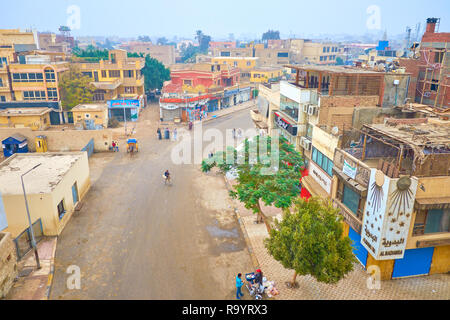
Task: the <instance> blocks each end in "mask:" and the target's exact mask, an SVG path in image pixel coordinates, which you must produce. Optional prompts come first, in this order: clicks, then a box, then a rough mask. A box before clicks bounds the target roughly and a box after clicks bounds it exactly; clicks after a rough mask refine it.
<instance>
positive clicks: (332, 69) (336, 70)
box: [285, 64, 383, 75]
mask: <svg viewBox="0 0 450 320" xmlns="http://www.w3.org/2000/svg"><path fill="white" fill-rule="evenodd" d="M285 67H286V68H291V69H296V70H304V71H317V72H328V73H348V74H358V73H359V74H378V75H382V74H383V72H377V71H371V70H365V69H361V68H353V67H343V66H315V65H292V64H287V65H285Z"/></svg>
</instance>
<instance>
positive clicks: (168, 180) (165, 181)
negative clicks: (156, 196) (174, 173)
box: [164, 170, 170, 183]
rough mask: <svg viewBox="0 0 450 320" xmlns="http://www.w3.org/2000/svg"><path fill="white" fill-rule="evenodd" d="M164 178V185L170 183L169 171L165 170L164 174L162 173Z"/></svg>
mask: <svg viewBox="0 0 450 320" xmlns="http://www.w3.org/2000/svg"><path fill="white" fill-rule="evenodd" d="M164 177H165V180H164V183H167V182H170V173H169V170H166V172H164Z"/></svg>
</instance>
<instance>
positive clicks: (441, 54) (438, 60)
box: [434, 51, 444, 63]
mask: <svg viewBox="0 0 450 320" xmlns="http://www.w3.org/2000/svg"><path fill="white" fill-rule="evenodd" d="M443 58H444V51H440V52H435V53H434V62H435V63H442V59H443Z"/></svg>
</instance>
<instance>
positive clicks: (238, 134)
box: [237, 129, 242, 139]
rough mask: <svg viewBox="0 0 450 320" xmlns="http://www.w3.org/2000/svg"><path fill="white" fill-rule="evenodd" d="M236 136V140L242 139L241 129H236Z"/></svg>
mask: <svg viewBox="0 0 450 320" xmlns="http://www.w3.org/2000/svg"><path fill="white" fill-rule="evenodd" d="M237 136H238V139H240V138H241V137H242V130H241V129H238V132H237Z"/></svg>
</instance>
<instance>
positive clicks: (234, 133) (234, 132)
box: [233, 128, 236, 139]
mask: <svg viewBox="0 0 450 320" xmlns="http://www.w3.org/2000/svg"><path fill="white" fill-rule="evenodd" d="M233 139H236V128H233Z"/></svg>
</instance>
